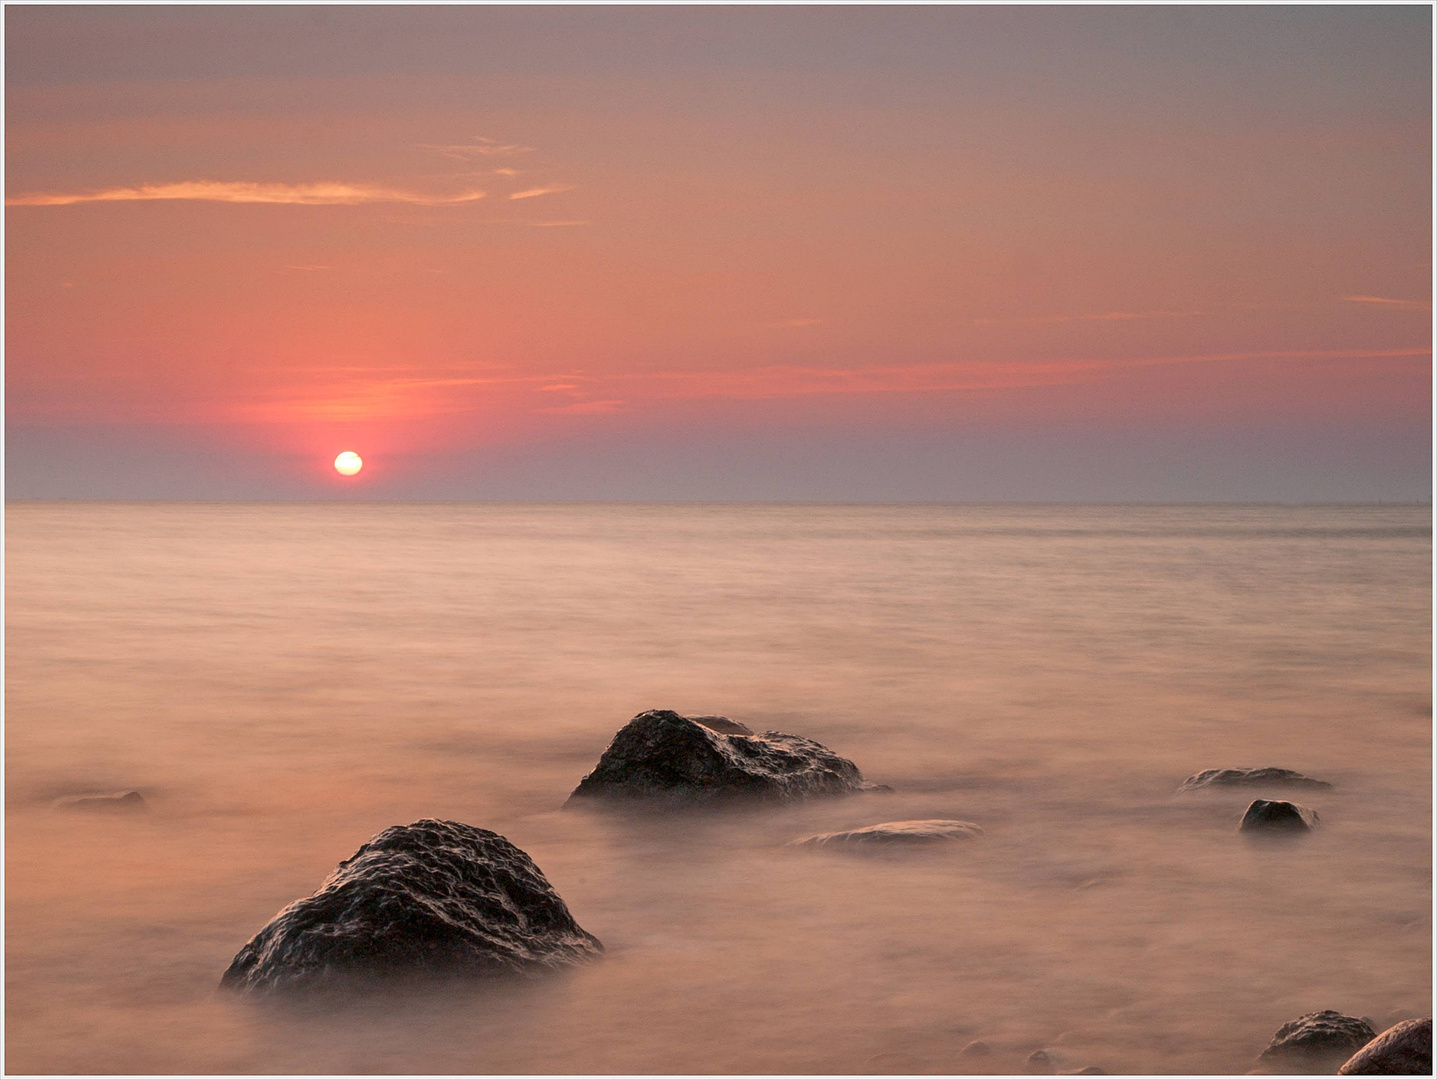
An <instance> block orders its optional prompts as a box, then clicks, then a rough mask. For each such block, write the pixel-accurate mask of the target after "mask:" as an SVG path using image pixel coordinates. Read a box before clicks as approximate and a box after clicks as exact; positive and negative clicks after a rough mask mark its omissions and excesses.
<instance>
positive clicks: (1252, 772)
mask: <svg viewBox="0 0 1437 1080" xmlns="http://www.w3.org/2000/svg"><path fill="white" fill-rule="evenodd" d="M1331 786H1332V785H1331V784H1329V783H1328V782H1327V781H1326V780H1314V779H1313V778H1312V777H1310V776H1303V775H1302V773H1300V772H1294V771H1293V770H1292V769H1274V768H1266V769H1204V770H1203V771H1202V772H1200V773H1194V774H1193V775H1192V776H1189V777H1188V778H1187V779H1186V780H1184V781H1183V782H1182V786H1181V787H1180V788H1178V791H1198V790H1201V789H1202V788H1215V787H1306V788H1330V787H1331Z"/></svg>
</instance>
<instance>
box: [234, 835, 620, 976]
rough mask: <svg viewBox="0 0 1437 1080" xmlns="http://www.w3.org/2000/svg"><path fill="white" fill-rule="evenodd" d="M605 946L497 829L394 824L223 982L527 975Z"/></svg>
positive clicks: (265, 935)
mask: <svg viewBox="0 0 1437 1080" xmlns="http://www.w3.org/2000/svg"><path fill="white" fill-rule="evenodd" d="M602 951H603V946H602V945H601V944H599V940H598V939H597V938H596V937H594V936H593V935H592V934H590V933H588V932H586V931H585V930H583V929H582V928H581V927H580V926H579V924H578V923H576V922H575V921H574V918H573V916H572V915H570V914H569V909H568V908H567V907H566V906H565V905H564V901H563V900H561V899H560V898H559V895H558V894H557V893H556V892H554V889H553V887H552V886H550V884H549V882H548V880H547V879H546V878H545V877H544V875H543V874H542V873H541V872H540V870H539V868H538V867H537V866H535V865H534V862H533V860H532V859H530V858H529V856H528V855H526V854H525V853H524V852H522V851H520V850H519V849H518V848H517V847H515V846H514V845H513V844H511V843H510V842H509V841H508V840H506V839H504V837H502V836H500V835H499V834H498V833H493V832H490V831H489V830H487V829H476V828H474V827H473V826H472V825H464V824H462V823H460V822H457V821H437V820H435V819H432V818H426V819H424V820H422V821H416V822H415V823H414V824H412V825H394V826H391V827H390V828H388V829H385V830H384V831H383V832H381V833H379V834H378V835H376V836H374V837H373V838H371V839H370V840H369V841H368V842H367V843H366V844H365V845H364V846H363V847H361V848H360V849H359V850H358V851H356V852H355V853H354V854H353V855H352V856H350V857H349V858H348V859H346V860H344V862H342V863H340V864H339V865H338V866H337V867H335V869H334V872H333V873H331V874H330V875H329V877H327V878H326V879H325V880H324V883H323V884H321V885H320V887H319V890H318V891H317V892H315V893H314V895H312V896H307V897H305V898H304V899H302V900H296V901H295V902H294V903H292V904H290V905H289V906H288V907H286V908H285V909H284V910H283V911H281V912H280V913H279V914H278V915H276V916H275V917H274V918H273V919H271V920H270V921H269V923H268V925H266V926H265V927H264V929H262V930H261V931H260V932H259V933H258V934H256V935H255V936H254V937H253V938H251V939H250V941H249V943H248V944H246V945H245V947H244V948H242V949H241V950H240V951H239V952H238V954H236V956H235V958H234V960H233V961H232V962H231V964H230V966H229V969H228V970H227V971H226V972H225V973H224V977H223V978H222V979H221V980H220V986H221V987H223V988H227V989H232V990H238V991H243V992H255V991H276V990H286V991H290V990H302V991H309V990H315V989H325V988H330V987H333V986H337V985H343V984H349V983H352V982H354V981H355V980H360V979H372V978H377V977H387V976H413V975H420V976H437V975H479V976H485V975H498V974H521V973H531V972H537V971H544V970H550V969H555V968H562V967H566V966H569V965H572V964H577V963H581V962H583V961H585V960H589V959H591V958H593V957H595V956H597V955H598V954H599V953H601V952H602Z"/></svg>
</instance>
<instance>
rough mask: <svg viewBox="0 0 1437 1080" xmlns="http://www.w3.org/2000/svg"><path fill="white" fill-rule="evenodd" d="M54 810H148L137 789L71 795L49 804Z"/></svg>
mask: <svg viewBox="0 0 1437 1080" xmlns="http://www.w3.org/2000/svg"><path fill="white" fill-rule="evenodd" d="M51 805H52V806H53V808H54V809H56V810H79V811H83V812H86V813H97V814H125V813H133V812H134V811H136V810H148V809H149V805H148V804H147V803H146V802H145V797H144V796H143V795H141V794H140V793H139V792H138V791H116V792H115V793H113V794H111V795H71V796H69V797H68V798H64V799H56V800H55V802H54V803H52V804H51Z"/></svg>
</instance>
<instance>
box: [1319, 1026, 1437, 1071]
mask: <svg viewBox="0 0 1437 1080" xmlns="http://www.w3.org/2000/svg"><path fill="white" fill-rule="evenodd" d="M1337 1071H1338V1072H1339V1073H1340V1074H1342V1075H1343V1076H1431V1075H1432V1017H1430V1016H1428V1017H1426V1018H1424V1019H1422V1020H1404V1021H1402V1023H1400V1024H1395V1025H1393V1026H1392V1027H1390V1028H1388V1029H1387V1030H1386V1031H1384V1032H1383V1033H1382V1034H1381V1035H1379V1036H1377V1038H1375V1039H1373V1040H1372V1041H1371V1042H1370V1043H1368V1044H1367V1045H1366V1046H1364V1047H1363V1048H1362V1049H1361V1050H1359V1051H1357V1053H1355V1054H1353V1055H1352V1056H1351V1057H1350V1058H1348V1059H1347V1062H1346V1064H1344V1065H1343V1066H1342V1068H1340V1069H1338V1070H1337Z"/></svg>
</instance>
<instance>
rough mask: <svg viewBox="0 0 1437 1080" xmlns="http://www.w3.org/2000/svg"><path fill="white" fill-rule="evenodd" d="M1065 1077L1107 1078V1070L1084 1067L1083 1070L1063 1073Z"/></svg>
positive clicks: (1094, 1066) (1096, 1067) (1092, 1066)
mask: <svg viewBox="0 0 1437 1080" xmlns="http://www.w3.org/2000/svg"><path fill="white" fill-rule="evenodd" d="M1061 1075H1063V1076H1107V1075H1108V1070H1107V1069H1100V1068H1098V1066H1096V1065H1084V1066H1083V1067H1082V1068H1081V1069H1071V1070H1068V1071H1067V1072H1064V1073H1062V1074H1061Z"/></svg>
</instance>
